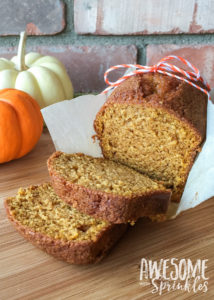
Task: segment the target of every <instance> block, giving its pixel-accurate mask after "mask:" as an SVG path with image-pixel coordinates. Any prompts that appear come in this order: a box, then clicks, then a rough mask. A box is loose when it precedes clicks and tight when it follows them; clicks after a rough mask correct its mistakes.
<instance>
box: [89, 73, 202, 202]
mask: <svg viewBox="0 0 214 300" xmlns="http://www.w3.org/2000/svg"><path fill="white" fill-rule="evenodd" d="M198 85H200V84H199V83H198ZM206 111H207V95H206V94H205V93H203V92H201V91H199V90H198V89H196V88H194V87H192V86H191V85H189V84H187V83H185V82H183V81H181V80H178V79H176V78H172V77H169V76H166V75H162V74H159V73H147V74H140V75H136V76H132V77H131V78H129V79H127V80H126V81H124V82H123V83H122V84H120V85H119V86H118V87H117V88H116V89H115V90H114V91H113V92H112V94H111V95H110V97H109V98H108V99H107V101H106V103H105V104H104V105H103V107H102V108H101V109H100V111H99V112H98V114H97V116H96V119H95V122H94V127H95V130H96V132H97V137H98V139H99V140H100V146H101V148H102V152H103V155H104V157H106V158H108V159H111V160H114V161H116V162H120V163H122V164H125V165H127V166H129V167H132V168H134V169H136V170H137V171H140V172H141V173H143V174H146V175H147V176H149V177H150V178H152V179H155V180H160V181H163V182H164V185H165V186H166V187H168V188H172V191H173V192H172V198H171V201H175V202H179V201H180V198H181V195H182V192H183V189H184V185H185V182H186V180H187V176H188V173H189V171H190V169H191V167H192V164H193V162H194V159H195V157H196V154H197V152H198V151H200V147H201V144H202V142H203V141H204V139H205V132H206Z"/></svg>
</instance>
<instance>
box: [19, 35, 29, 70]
mask: <svg viewBox="0 0 214 300" xmlns="http://www.w3.org/2000/svg"><path fill="white" fill-rule="evenodd" d="M26 36H27V35H26V32H25V31H22V32H21V33H20V40H19V46H18V53H17V70H18V71H24V70H26V69H27V67H26V65H25V44H26Z"/></svg>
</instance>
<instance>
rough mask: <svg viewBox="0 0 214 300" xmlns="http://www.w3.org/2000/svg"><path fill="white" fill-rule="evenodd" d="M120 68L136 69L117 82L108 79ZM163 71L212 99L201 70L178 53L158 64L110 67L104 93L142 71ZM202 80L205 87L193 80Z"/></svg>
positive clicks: (106, 76)
mask: <svg viewBox="0 0 214 300" xmlns="http://www.w3.org/2000/svg"><path fill="white" fill-rule="evenodd" d="M169 60H178V61H179V62H181V63H182V64H184V65H185V66H187V67H188V68H190V69H191V71H186V70H184V69H181V68H179V67H178V66H175V65H173V64H171V63H169V62H168V61H169ZM119 68H126V69H129V68H132V69H133V68H134V69H135V70H134V71H131V72H130V73H128V74H127V75H124V76H122V77H121V78H119V79H118V80H116V81H115V82H110V81H109V80H108V74H109V73H110V72H112V71H114V70H116V69H119ZM149 72H151V73H161V74H164V75H167V76H170V77H174V78H177V79H179V80H182V81H185V82H186V83H188V84H190V85H191V86H193V87H195V88H197V89H199V90H200V91H202V92H204V93H205V94H206V95H207V96H208V99H209V100H210V93H209V92H210V86H209V84H208V83H207V82H206V81H205V80H204V79H203V78H202V77H201V74H200V71H199V70H198V69H197V68H196V67H195V66H194V65H193V64H191V63H190V62H189V61H188V60H186V59H184V58H183V57H181V56H176V55H169V56H166V57H164V58H162V59H161V60H160V61H159V62H158V63H157V64H156V65H153V66H142V65H138V64H136V65H134V64H122V65H116V66H113V67H111V68H109V69H108V70H107V71H106V72H105V74H104V80H105V82H106V83H107V84H108V85H109V87H107V88H106V89H105V90H104V91H103V92H102V94H105V93H107V92H108V91H109V90H111V89H112V88H114V87H116V86H118V85H120V84H121V83H122V82H123V81H124V80H126V79H127V78H130V77H132V76H135V75H137V74H142V73H149ZM198 81H200V82H202V84H203V85H204V86H205V88H202V87H200V86H199V85H197V84H195V83H193V82H198Z"/></svg>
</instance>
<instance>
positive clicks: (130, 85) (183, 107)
mask: <svg viewBox="0 0 214 300" xmlns="http://www.w3.org/2000/svg"><path fill="white" fill-rule="evenodd" d="M197 84H198V85H199V86H202V84H201V83H200V82H197ZM114 103H126V104H130V105H139V106H148V107H155V108H158V107H159V108H161V109H162V110H165V111H167V112H169V113H170V114H172V115H174V116H175V117H176V118H178V119H179V120H181V121H182V122H183V123H185V124H187V125H188V126H189V127H190V128H192V129H193V130H194V132H195V135H196V137H197V139H198V147H197V149H195V150H194V151H193V153H192V158H191V160H190V161H189V168H188V170H187V173H186V175H185V178H184V182H185V181H186V179H187V177H188V174H189V171H190V170H191V168H192V165H193V163H194V160H195V157H196V155H197V153H198V152H199V151H200V150H201V145H202V144H203V142H204V140H205V137H206V120H207V95H206V94H205V93H203V92H201V91H200V90H198V89H196V88H194V87H192V86H191V85H190V84H187V83H185V82H184V81H181V80H178V79H176V78H172V77H169V76H166V75H162V74H159V73H147V74H140V75H136V76H132V77H131V78H129V79H127V80H126V81H124V82H123V83H122V84H121V85H119V86H118V87H117V88H116V89H115V90H114V91H113V92H112V94H111V95H110V96H109V97H108V99H107V101H106V103H105V104H104V105H103V106H102V107H101V109H100V111H99V112H98V113H97V116H96V119H95V121H94V129H95V131H96V133H97V137H98V139H99V140H100V146H101V149H102V132H101V131H100V130H101V129H100V128H99V126H97V124H96V122H97V121H96V120H98V119H99V117H101V116H102V114H103V113H104V111H105V108H106V107H108V106H111V105H112V104H114ZM103 154H104V153H103ZM183 188H184V186H183ZM182 192H183V189H181V191H180V194H179V195H173V197H172V199H171V201H174V202H179V201H180V198H181V195H182Z"/></svg>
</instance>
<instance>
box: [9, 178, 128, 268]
mask: <svg viewBox="0 0 214 300" xmlns="http://www.w3.org/2000/svg"><path fill="white" fill-rule="evenodd" d="M5 208H6V211H7V215H8V218H9V219H10V220H11V221H12V223H13V225H14V226H15V228H16V229H17V230H18V231H19V232H20V233H21V234H22V235H23V236H24V237H25V238H26V239H27V240H29V241H30V242H32V243H33V244H34V245H35V246H37V247H39V248H40V249H42V250H44V251H46V252H47V253H49V254H51V255H53V256H55V257H56V258H58V259H61V260H65V261H67V262H69V263H73V264H88V263H94V262H99V261H100V260H101V259H102V258H103V257H104V256H105V255H106V254H107V253H108V251H109V250H110V248H111V247H112V246H113V245H114V244H115V243H116V241H117V240H118V239H119V238H120V237H121V236H122V234H123V233H124V232H125V230H126V224H122V225H112V224H109V223H108V222H106V221H102V220H98V219H94V218H93V217H91V216H88V215H85V214H83V213H80V212H79V211H77V210H76V209H75V208H72V207H71V206H70V205H67V204H66V203H64V202H63V201H61V200H60V198H59V197H58V196H57V195H56V194H55V192H54V190H53V188H52V186H51V184H49V183H47V184H43V185H40V186H32V187H29V188H20V189H19V191H18V194H17V196H16V197H11V198H8V199H6V200H5Z"/></svg>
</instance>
